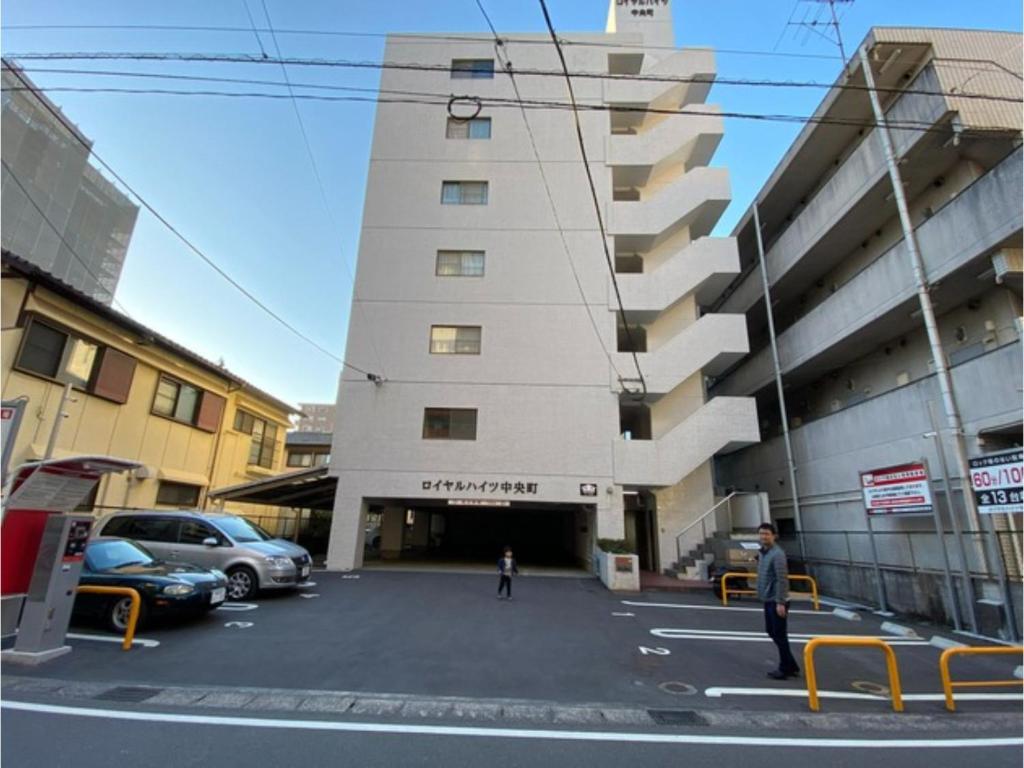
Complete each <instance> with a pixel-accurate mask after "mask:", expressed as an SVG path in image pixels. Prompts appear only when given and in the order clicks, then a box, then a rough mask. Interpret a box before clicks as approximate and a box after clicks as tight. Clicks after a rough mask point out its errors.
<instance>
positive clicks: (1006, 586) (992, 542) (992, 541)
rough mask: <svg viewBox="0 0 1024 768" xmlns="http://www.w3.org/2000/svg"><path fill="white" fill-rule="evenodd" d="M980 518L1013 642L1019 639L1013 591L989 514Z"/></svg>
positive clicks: (997, 535)
mask: <svg viewBox="0 0 1024 768" xmlns="http://www.w3.org/2000/svg"><path fill="white" fill-rule="evenodd" d="M979 517H981V519H982V523H981V526H982V529H983V531H984V534H983V535H984V536H985V540H986V541H988V542H989V547H990V548H992V549H993V550H994V551H993V552H992V554H991V558H992V562H994V563H995V564H996V578H997V579H999V587H1000V589H1001V590H1002V593H1003V613H1004V614H1005V615H1006V628H1007V631H1008V632H1009V633H1010V639H1011V640H1013V641H1014V642H1015V643H1016V642H1018V641H1019V640H1020V633H1019V632H1018V631H1017V615H1016V612H1015V611H1014V610H1013V593H1012V592H1011V591H1010V583H1009V581H1008V579H1007V576H1006V567H1005V565H1004V564H1003V553H1002V551H1001V548H1000V546H999V534H997V533H996V527H995V525H994V524H993V522H992V516H991V515H979Z"/></svg>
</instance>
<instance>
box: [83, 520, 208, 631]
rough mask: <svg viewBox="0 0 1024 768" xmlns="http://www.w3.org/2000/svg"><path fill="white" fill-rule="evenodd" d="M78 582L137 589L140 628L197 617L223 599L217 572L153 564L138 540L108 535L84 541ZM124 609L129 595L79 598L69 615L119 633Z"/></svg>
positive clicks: (128, 606) (125, 617) (125, 623)
mask: <svg viewBox="0 0 1024 768" xmlns="http://www.w3.org/2000/svg"><path fill="white" fill-rule="evenodd" d="M79 583H80V584H81V585H82V586H86V585H88V586H96V587H132V588H134V589H136V590H138V592H139V596H140V597H141V598H142V606H141V610H140V613H139V622H138V623H139V625H140V626H141V625H142V624H143V622H144V621H146V620H147V619H150V618H155V617H158V616H198V615H201V614H203V613H205V612H206V611H209V610H212V609H213V608H216V607H217V606H219V605H220V604H221V603H223V602H224V599H225V598H226V596H227V577H226V576H225V575H224V574H223V573H221V572H220V571H216V570H206V569H204V568H199V567H198V566H195V565H189V564H187V563H168V562H164V561H162V560H157V559H156V558H154V557H153V555H152V554H150V552H149V551H148V550H147V549H146V548H145V547H143V546H142V545H141V544H139V543H138V542H135V541H131V540H130V539H121V538H116V537H111V536H98V537H96V538H94V539H91V540H90V541H89V544H88V545H87V546H86V548H85V563H84V565H83V567H82V578H81V579H80V582H79ZM130 611H131V598H130V597H120V596H113V597H112V596H109V595H90V594H81V595H78V596H77V597H76V598H75V607H74V616H76V617H78V618H93V619H95V618H99V619H101V620H103V621H104V622H105V623H106V624H107V626H108V627H109V628H110V629H112V630H113V631H115V632H121V633H123V632H124V631H125V629H126V628H127V626H128V615H129V612H130Z"/></svg>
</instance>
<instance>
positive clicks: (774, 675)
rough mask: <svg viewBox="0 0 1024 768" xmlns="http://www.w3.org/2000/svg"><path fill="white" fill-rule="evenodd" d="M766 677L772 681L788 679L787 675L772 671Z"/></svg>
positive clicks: (775, 670)
mask: <svg viewBox="0 0 1024 768" xmlns="http://www.w3.org/2000/svg"><path fill="white" fill-rule="evenodd" d="M768 677H770V678H771V679H772V680H785V679H786V678H787V677H788V675H787V674H786V673H785V672H779V670H777V669H773V670H772V671H771V672H769V673H768Z"/></svg>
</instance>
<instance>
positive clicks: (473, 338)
mask: <svg viewBox="0 0 1024 768" xmlns="http://www.w3.org/2000/svg"><path fill="white" fill-rule="evenodd" d="M564 37H565V39H566V40H567V41H569V42H568V43H567V44H565V45H563V49H564V53H565V56H566V60H567V64H568V67H569V69H570V71H571V72H573V73H593V74H595V75H604V77H602V76H588V77H583V76H575V77H573V86H574V88H575V93H576V98H577V101H578V102H579V104H580V110H579V119H580V121H581V122H582V131H583V135H584V139H585V144H586V149H587V155H588V157H589V160H590V170H591V173H592V174H593V177H594V181H595V183H596V189H597V196H598V198H599V205H600V211H601V215H602V217H603V221H604V224H605V227H606V231H607V242H608V247H609V249H610V253H611V256H612V260H613V263H614V268H615V272H616V275H615V278H616V280H617V283H618V287H619V291H620V293H621V297H622V302H623V305H624V307H625V316H626V319H627V321H628V324H629V327H630V332H629V333H628V334H627V333H626V332H625V328H624V325H623V323H622V321H621V319H620V313H619V311H618V304H617V301H616V296H615V291H614V286H613V281H612V276H611V273H610V270H609V267H608V264H607V260H606V255H605V250H604V247H603V245H602V242H601V234H600V230H599V226H598V218H597V214H596V211H595V206H594V203H593V200H592V197H591V192H590V188H589V186H588V183H587V178H586V174H585V169H584V166H583V162H582V159H581V153H580V147H579V146H578V143H577V135H576V128H575V126H574V122H573V113H572V111H571V110H568V109H566V108H558V107H557V106H554V107H547V108H530V109H526V110H525V115H524V112H523V111H521V110H520V109H519V108H518V106H516V104H515V99H516V93H515V90H514V88H513V82H512V80H511V79H510V78H509V76H508V74H507V72H506V71H505V70H504V64H503V62H505V61H510V62H511V63H512V66H513V68H514V70H515V71H516V72H519V73H520V74H517V75H516V77H515V82H516V84H518V87H519V92H520V95H521V97H522V99H523V100H524V101H526V102H531V101H546V102H556V103H558V104H562V105H565V104H567V103H568V92H567V88H566V82H565V79H564V78H563V77H560V76H556V75H555V74H554V73H558V72H560V63H559V60H558V57H557V53H556V50H555V48H554V46H553V45H552V43H551V40H550V38H549V37H548V36H547V35H539V34H522V35H504V34H503V35H502V38H503V44H502V45H501V46H500V51H499V52H498V53H496V47H495V41H494V39H493V37H489V36H487V35H470V36H467V35H459V36H458V39H457V40H438V39H437V38H431V37H421V38H417V37H415V36H409V35H401V36H391V37H389V38H388V41H387V45H386V48H385V53H384V58H385V60H386V61H387V62H389V63H392V64H397V65H413V66H411V67H410V68H404V67H386V68H385V69H384V71H383V74H382V78H381V94H382V97H386V98H383V99H382V101H381V102H380V104H379V105H378V108H377V118H376V126H375V131H374V137H373V149H372V155H371V159H370V172H369V180H368V184H367V192H366V201H365V210H364V215H363V228H362V238H361V242H360V247H359V262H358V269H357V274H356V285H355V298H354V304H353V308H352V312H351V317H350V326H349V337H348V347H347V352H346V358H347V359H348V360H349V361H350V362H352V363H354V364H356V365H358V366H361V367H363V368H365V369H367V370H370V371H372V372H373V373H374V374H376V375H379V376H381V377H383V379H382V380H381V381H372V380H370V379H368V378H367V377H366V376H364V375H362V374H360V373H358V372H355V371H352V370H346V372H345V373H344V374H343V376H342V380H341V382H340V386H339V393H338V418H337V424H338V425H339V426H338V429H337V430H336V432H335V436H334V445H333V449H332V460H331V473H332V474H333V475H336V476H337V479H338V489H337V495H336V498H335V505H334V519H333V526H332V531H331V539H330V548H329V553H328V559H327V565H328V567H329V568H331V569H340V570H347V569H351V568H356V567H359V566H360V565H361V564H362V560H363V554H364V546H366V545H368V544H371V545H373V546H374V551H375V552H379V553H380V555H381V556H383V557H408V556H410V555H416V554H420V555H428V556H429V555H435V556H437V557H442V558H460V559H461V558H475V559H478V560H487V559H490V558H492V557H494V558H496V557H497V556H498V550H499V548H500V547H502V546H504V545H506V544H508V545H511V546H513V547H514V548H515V550H516V553H517V556H518V557H519V559H520V562H522V563H548V564H560V565H567V564H576V565H582V566H585V567H586V566H589V564H590V560H591V554H592V552H593V549H594V546H595V544H596V542H597V539H599V538H607V539H626V540H627V541H628V542H629V543H630V544H632V545H633V546H634V547H635V549H636V551H637V553H638V554H639V556H640V562H641V568H643V569H647V570H661V569H664V568H668V567H669V566H670V565H671V564H672V563H673V562H674V561H675V560H676V543H675V540H676V536H677V534H678V533H679V532H680V531H681V530H682V529H683V528H684V527H685V526H686V525H687V524H688V523H689V522H690V521H692V520H694V519H696V518H697V516H699V515H700V514H702V513H704V512H705V511H707V510H708V509H709V508H710V507H711V506H712V505H713V504H714V503H715V498H714V485H713V480H712V459H713V457H714V456H715V454H716V453H720V452H723V451H728V450H731V449H735V448H738V447H741V446H744V445H748V444H750V443H753V442H756V441H757V440H758V438H759V435H758V425H757V415H756V410H755V402H754V400H753V399H751V398H748V397H716V398H709V397H708V396H707V392H706V389H705V378H706V376H709V375H712V374H715V373H720V372H722V371H724V370H725V369H726V367H728V366H729V365H731V364H732V363H734V362H735V361H737V360H738V359H739V358H740V357H742V356H743V355H744V354H745V353H747V352H748V343H747V331H746V326H745V321H744V316H743V315H742V314H735V315H728V314H706V313H705V311H704V308H705V307H707V306H708V305H709V304H710V303H712V302H713V301H714V300H715V299H716V298H717V296H718V294H719V293H720V291H721V290H722V289H723V288H724V287H725V286H726V285H727V284H728V283H729V282H730V281H731V280H732V279H733V277H734V276H735V275H736V274H737V273H738V272H739V268H740V267H739V257H738V254H737V248H736V242H735V240H734V239H732V238H715V237H711V236H710V233H711V230H712V228H713V227H714V225H715V223H716V221H717V219H718V217H719V216H720V215H721V213H722V212H723V211H724V209H725V207H726V205H727V204H728V202H729V199H730V189H729V178H728V172H727V171H726V170H725V169H724V168H713V167H710V166H709V163H710V161H711V159H712V155H713V153H714V151H715V149H716V147H717V145H718V143H719V141H720V140H721V137H722V131H723V127H722V119H721V117H720V115H719V110H718V109H717V108H716V107H714V106H711V105H708V104H705V103H704V102H705V99H706V97H707V95H708V92H709V90H710V88H711V83H712V81H713V78H714V72H715V62H714V55H713V53H712V51H710V50H708V49H703V48H701V49H685V50H673V48H672V45H673V32H672V19H671V2H670V0H658V2H643V3H636V4H634V3H624V2H621V0H619V1H618V2H616V1H615V0H613V2H612V4H611V9H610V12H609V23H608V30H607V32H606V33H604V34H571V35H565V36H564ZM416 65H426V66H425V67H418V66H416ZM531 70H536V71H537V73H535V74H529V71H531ZM540 73H545V74H540ZM649 75H651V76H660V77H661V79H659V78H658V77H646V76H649ZM638 76H639V77H638ZM397 92H405V93H410V92H411V93H440V94H454V95H458V96H467V97H479V99H480V100H481V102H482V107H481V109H480V110H479V112H477V110H476V107H475V104H474V102H473V101H472V98H470V99H459V100H457V101H456V103H455V104H453V105H451V107H450V108H447V109H446V107H445V106H437V105H432V104H409V103H389V100H391V99H395V98H398V97H397V96H396V95H395V94H396V93H397ZM496 100H498V101H504V102H506V103H505V104H504V105H501V104H496V103H495V101H496ZM594 107H597V108H598V109H593V108H594ZM608 108H613V109H608ZM614 108H620V109H617V110H616V109H614ZM651 108H653V109H654V110H655V111H651ZM677 111H681V113H679V114H676V112H677ZM452 113H454V115H453V114H452ZM470 116H472V119H466V118H468V117H470ZM527 124H528V126H529V130H527ZM531 134H532V141H531ZM535 151H536V154H535ZM538 155H539V162H538ZM629 340H632V343H633V347H634V348H633V349H630V348H629ZM633 351H635V352H636V358H637V361H638V362H639V368H640V371H641V373H642V377H643V380H644V384H645V388H646V394H644V393H643V391H642V390H643V388H644V385H642V384H641V382H640V380H639V379H640V374H638V373H637V370H636V367H635V365H634V361H633V355H632V352H633ZM368 533H369V535H368Z"/></svg>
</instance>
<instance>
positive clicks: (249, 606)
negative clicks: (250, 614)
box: [217, 603, 259, 613]
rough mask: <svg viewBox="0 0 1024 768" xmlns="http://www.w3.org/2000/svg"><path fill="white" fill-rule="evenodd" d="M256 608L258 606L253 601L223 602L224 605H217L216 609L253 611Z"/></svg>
mask: <svg viewBox="0 0 1024 768" xmlns="http://www.w3.org/2000/svg"><path fill="white" fill-rule="evenodd" d="M257 608H259V606H258V605H256V604H255V603H224V605H218V606H217V610H218V611H228V612H232V611H234V612H236V613H237V612H241V611H255V610H256V609H257Z"/></svg>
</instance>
